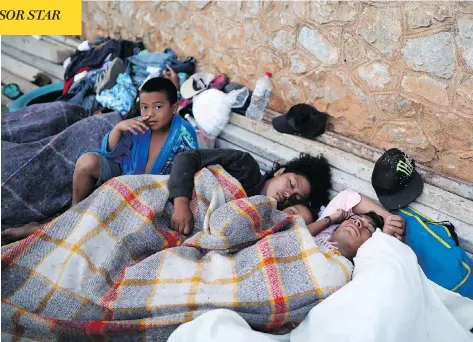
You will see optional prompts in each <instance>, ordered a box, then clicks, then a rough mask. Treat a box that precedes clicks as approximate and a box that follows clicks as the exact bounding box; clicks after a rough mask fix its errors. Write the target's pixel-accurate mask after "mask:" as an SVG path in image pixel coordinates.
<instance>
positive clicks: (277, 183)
mask: <svg viewBox="0 0 473 342" xmlns="http://www.w3.org/2000/svg"><path fill="white" fill-rule="evenodd" d="M309 194H310V183H309V181H308V180H307V178H305V177H304V176H301V175H298V174H295V173H292V172H290V173H284V169H279V170H278V171H277V172H276V173H275V174H274V177H273V178H271V179H268V180H267V181H266V183H265V185H264V188H263V193H262V195H264V196H267V197H271V198H274V199H275V200H276V201H277V202H278V203H286V202H287V201H288V200H289V199H297V200H302V199H307V198H308V197H309Z"/></svg>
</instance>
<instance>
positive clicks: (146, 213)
mask: <svg viewBox="0 0 473 342" xmlns="http://www.w3.org/2000/svg"><path fill="white" fill-rule="evenodd" d="M107 186H109V187H112V188H114V189H115V190H116V191H117V192H118V193H119V194H120V195H122V196H123V199H124V201H125V202H126V203H127V204H128V206H129V207H131V208H132V209H133V210H135V211H136V212H137V213H139V214H140V215H142V216H143V217H145V218H147V219H148V220H152V218H153V217H154V212H153V210H151V209H150V208H149V207H147V206H146V205H145V204H144V203H142V202H141V201H140V200H139V197H137V195H136V194H135V193H134V192H133V191H132V190H130V188H128V186H126V185H125V184H124V183H122V182H121V181H119V180H118V179H117V178H113V179H111V180H109V181H108V182H107Z"/></svg>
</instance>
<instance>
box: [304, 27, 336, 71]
mask: <svg viewBox="0 0 473 342" xmlns="http://www.w3.org/2000/svg"><path fill="white" fill-rule="evenodd" d="M297 41H298V42H299V44H301V45H302V46H303V47H304V48H305V49H306V50H307V51H308V52H309V53H310V54H312V55H313V56H315V57H316V58H317V59H318V60H320V61H321V62H322V63H324V64H329V65H333V64H337V63H338V52H339V50H338V48H337V47H336V46H335V45H333V44H331V43H330V42H328V41H327V40H326V39H325V38H324V37H322V36H321V35H320V34H319V33H317V32H316V31H314V30H312V29H311V28H308V27H307V26H304V27H303V28H302V29H301V31H300V32H299V36H298V38H297Z"/></svg>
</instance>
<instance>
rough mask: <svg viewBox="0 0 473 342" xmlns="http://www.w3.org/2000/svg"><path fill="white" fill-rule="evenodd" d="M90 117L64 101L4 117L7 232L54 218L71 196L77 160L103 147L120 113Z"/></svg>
mask: <svg viewBox="0 0 473 342" xmlns="http://www.w3.org/2000/svg"><path fill="white" fill-rule="evenodd" d="M86 117H87V113H86V111H85V109H83V108H82V107H79V106H76V105H71V104H68V103H65V102H54V103H46V104H37V105H33V106H29V107H26V108H24V109H22V110H20V111H17V112H13V113H7V114H5V115H4V116H3V117H2V230H4V229H6V228H9V227H16V226H20V225H23V224H26V223H30V222H33V221H41V220H44V219H47V218H48V217H51V216H53V215H54V214H56V213H57V212H58V211H60V210H61V209H62V208H64V207H65V206H66V205H68V203H69V202H70V200H71V197H72V176H73V174H74V167H75V162H76V159H77V156H78V155H79V154H80V153H81V152H83V151H84V150H90V149H94V148H98V147H100V141H101V139H102V137H103V136H104V135H105V134H106V133H107V132H108V131H110V130H111V129H112V128H113V127H114V126H115V125H116V124H117V123H118V122H120V120H121V116H120V115H119V114H118V113H110V114H105V115H100V116H92V117H89V118H86Z"/></svg>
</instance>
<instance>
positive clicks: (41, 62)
mask: <svg viewBox="0 0 473 342" xmlns="http://www.w3.org/2000/svg"><path fill="white" fill-rule="evenodd" d="M2 53H5V54H6V55H8V56H11V57H12V58H14V59H16V60H18V61H21V62H23V63H26V64H29V65H33V66H35V67H37V68H38V69H41V70H43V71H44V72H45V73H46V74H47V75H49V76H52V77H54V78H55V79H56V80H63V79H64V68H63V67H62V65H60V64H55V63H53V62H50V61H47V60H45V59H42V58H40V57H37V56H34V55H32V54H30V52H29V51H22V50H19V49H17V48H16V47H14V46H11V45H8V44H7V43H5V42H4V40H2ZM58 82H59V81H58Z"/></svg>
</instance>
